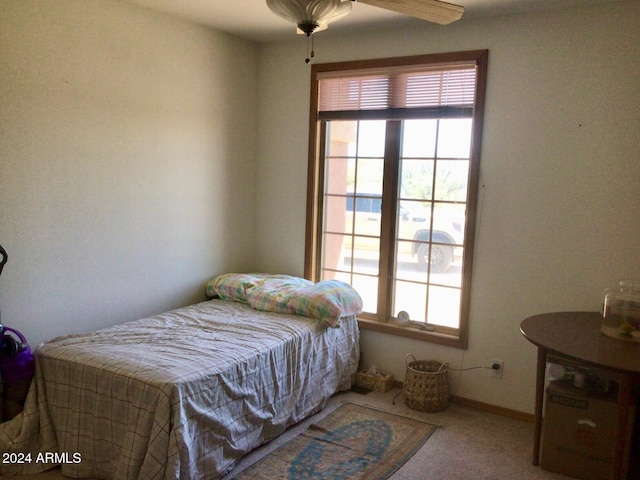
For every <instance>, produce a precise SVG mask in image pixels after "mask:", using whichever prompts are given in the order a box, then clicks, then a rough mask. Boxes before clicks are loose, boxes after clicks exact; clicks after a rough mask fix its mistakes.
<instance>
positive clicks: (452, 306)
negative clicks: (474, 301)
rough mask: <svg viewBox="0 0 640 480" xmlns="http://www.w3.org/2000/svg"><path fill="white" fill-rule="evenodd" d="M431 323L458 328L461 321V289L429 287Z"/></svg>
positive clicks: (428, 312) (428, 313)
mask: <svg viewBox="0 0 640 480" xmlns="http://www.w3.org/2000/svg"><path fill="white" fill-rule="evenodd" d="M427 315H428V316H429V323H432V324H434V325H442V326H444V327H452V328H458V326H459V325H458V324H459V321H460V290H459V289H457V288H446V287H438V286H433V285H432V286H430V287H429V308H428V310H427Z"/></svg>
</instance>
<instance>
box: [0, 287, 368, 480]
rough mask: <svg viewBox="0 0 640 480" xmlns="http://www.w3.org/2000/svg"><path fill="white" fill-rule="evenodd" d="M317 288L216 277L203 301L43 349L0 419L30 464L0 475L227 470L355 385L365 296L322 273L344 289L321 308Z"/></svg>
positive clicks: (4, 468)
mask: <svg viewBox="0 0 640 480" xmlns="http://www.w3.org/2000/svg"><path fill="white" fill-rule="evenodd" d="M221 278H226V279H227V280H229V279H233V281H231V280H229V281H228V282H227V284H226V285H223V283H224V282H221V281H220V279H221ZM256 279H257V280H256ZM216 281H218V283H217V286H218V287H219V288H217V289H216V288H215V287H216V283H215V282H216ZM269 282H271V284H269ZM272 284H275V288H273V285H272ZM247 285H248V286H249V287H247ZM320 285H324V282H319V283H318V284H311V282H308V281H306V280H302V279H295V278H293V277H286V276H268V278H267V279H266V280H265V278H264V277H263V276H256V275H244V276H243V275H241V276H237V275H236V276H221V277H216V279H215V280H212V282H209V284H208V285H207V293H208V294H209V295H210V296H213V297H216V298H212V299H211V300H208V301H205V302H202V303H198V304H195V305H191V306H188V307H185V308H181V309H178V310H174V311H170V312H166V313H163V314H160V315H156V316H153V317H149V318H146V319H141V320H137V321H132V322H128V323H124V324H121V325H117V326H113V327H109V328H106V329H103V330H98V331H95V332H91V333H84V334H73V335H67V336H63V337H58V338H56V339H54V340H52V341H50V342H46V343H45V344H43V345H41V346H39V347H38V348H37V349H36V352H35V359H36V374H35V377H34V381H33V382H32V385H31V389H30V391H29V394H28V396H27V400H26V404H25V408H24V410H23V412H22V414H21V415H18V416H17V417H16V418H14V419H13V420H11V421H9V422H5V423H4V424H1V425H0V450H6V451H7V452H13V453H15V454H16V455H17V454H20V455H22V456H23V457H24V456H26V455H28V456H29V462H22V463H21V464H18V462H17V461H12V462H8V463H7V462H2V463H1V464H0V473H5V474H12V473H35V472H38V471H43V470H46V469H48V468H52V467H54V466H55V465H56V464H60V465H61V468H62V473H63V474H64V475H66V476H69V477H73V478H113V479H134V478H144V479H161V478H183V479H194V478H212V479H215V478H220V477H222V476H224V474H225V473H227V472H228V471H229V470H231V469H232V468H233V466H234V465H235V464H236V463H237V462H238V461H239V460H240V459H241V458H242V457H243V456H244V455H245V454H246V453H248V452H249V451H250V450H252V449H254V448H255V447H257V446H259V445H260V444H263V443H265V442H267V441H269V440H271V439H273V438H274V437H276V436H277V435H279V434H280V433H282V432H283V431H284V430H285V429H286V428H287V427H288V426H290V425H292V424H294V423H296V422H298V421H300V420H302V419H304V418H305V417H307V416H309V415H311V414H313V413H315V412H317V411H319V410H320V409H322V408H323V406H324V405H325V404H326V402H327V401H328V399H329V398H330V397H331V396H332V395H333V394H334V393H336V392H337V391H340V390H345V389H348V388H350V386H351V381H352V377H353V375H354V374H355V372H356V370H357V365H358V360H359V331H358V325H357V321H356V318H355V313H357V310H358V309H359V308H360V309H361V300H360V303H359V307H358V299H359V297H358V296H357V293H355V295H354V291H351V290H349V289H348V288H347V290H344V291H343V290H341V288H342V286H340V285H338V286H337V287H336V284H335V283H334V284H330V285H329V286H328V290H327V289H325V292H326V291H329V290H333V291H334V293H335V292H338V296H341V295H342V294H343V293H344V292H347V294H348V295H347V297H348V300H347V301H346V302H345V301H343V300H344V298H345V297H343V298H342V299H341V300H340V302H342V303H340V302H338V303H339V305H338V306H337V310H336V306H335V305H333V306H332V307H330V308H329V309H328V310H327V307H326V304H324V303H323V302H321V301H320V302H318V301H316V300H317V298H316V299H315V300H314V297H313V294H312V295H311V296H310V295H308V294H307V293H308V292H307V291H309V290H310V289H317V288H318V287H319V286H320ZM256 287H258V290H260V289H262V292H261V294H260V295H251V294H248V293H247V292H249V291H250V290H251V289H253V288H256ZM254 293H255V292H254ZM312 293H313V292H312ZM316 293H317V291H316ZM323 293H324V292H323ZM320 296H322V295H320ZM310 298H311V300H309V299H310ZM296 299H297V301H296ZM323 315H324V316H323ZM7 458H8V459H12V460H17V459H18V457H17V456H13V457H8V456H7Z"/></svg>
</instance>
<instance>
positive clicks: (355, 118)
mask: <svg viewBox="0 0 640 480" xmlns="http://www.w3.org/2000/svg"><path fill="white" fill-rule="evenodd" d="M487 57H488V52H487V51H485V50H483V51H473V52H460V53H452V54H437V55H425V56H418V57H406V58H392V59H383V60H371V61H359V62H345V63H335V64H324V65H323V64H317V65H314V66H313V67H312V85H311V90H312V97H311V123H310V127H311V128H310V132H311V134H310V149H309V184H308V199H307V200H308V209H307V236H306V259H305V275H306V276H307V278H310V279H312V280H314V281H319V280H327V279H334V278H335V279H339V280H343V281H345V282H347V283H350V284H351V285H353V286H354V287H355V288H356V289H357V290H358V291H359V292H360V294H361V296H362V298H363V301H364V312H363V314H362V315H361V316H360V317H359V318H360V323H361V327H363V328H370V329H373V330H378V331H383V332H387V333H392V334H397V335H402V336H407V337H411V338H419V339H424V340H429V341H434V342H438V343H443V344H447V345H452V346H456V347H460V348H466V342H467V330H468V317H469V300H470V292H471V268H472V265H473V243H474V232H475V223H476V206H477V196H478V183H479V166H480V144H481V130H482V119H483V110H484V108H483V107H484V91H485V84H486V65H487Z"/></svg>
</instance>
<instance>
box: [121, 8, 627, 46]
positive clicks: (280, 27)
mask: <svg viewBox="0 0 640 480" xmlns="http://www.w3.org/2000/svg"><path fill="white" fill-rule="evenodd" d="M125 1H127V2H129V3H134V4H137V5H141V6H144V7H147V8H151V9H153V10H158V11H161V12H165V13H169V14H172V15H176V16H179V17H182V18H185V19H188V20H190V21H194V22H198V23H202V24H205V25H209V26H211V27H214V28H216V29H218V30H221V31H224V32H228V33H231V34H233V35H236V36H239V37H243V38H247V39H250V40H255V41H259V42H268V41H274V40H282V39H285V38H287V36H288V35H292V34H293V33H294V32H295V27H294V26H293V25H290V24H288V23H287V22H286V21H285V20H283V19H281V18H280V17H277V16H276V15H274V14H273V13H272V12H271V11H270V10H269V8H268V7H267V4H266V1H265V0H125ZM614 1H622V0H449V2H451V3H457V4H458V5H462V6H464V7H465V13H464V16H463V19H462V21H464V20H465V19H468V18H476V17H483V16H496V15H510V14H518V13H527V12H535V11H541V10H549V9H557V8H574V7H582V6H591V5H595V4H603V3H609V2H614ZM419 22H421V20H417V19H414V18H411V17H407V16H404V15H400V14H397V13H393V12H390V11H388V10H383V9H381V8H376V7H371V6H369V5H365V4H362V3H357V2H356V3H355V4H354V5H353V9H352V11H351V13H350V14H349V15H347V16H346V17H345V18H343V19H341V20H339V21H337V22H335V23H333V24H331V25H330V27H329V28H330V29H332V30H335V31H336V32H337V31H347V30H349V31H353V30H356V29H362V28H371V26H374V25H382V24H384V25H390V24H395V25H398V26H399V25H402V24H407V25H410V24H416V23H419ZM441 28H446V27H441Z"/></svg>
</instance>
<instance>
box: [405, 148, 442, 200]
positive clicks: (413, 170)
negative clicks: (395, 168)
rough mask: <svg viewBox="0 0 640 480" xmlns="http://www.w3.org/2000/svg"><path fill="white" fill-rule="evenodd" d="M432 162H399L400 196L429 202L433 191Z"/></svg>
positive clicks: (408, 160)
mask: <svg viewBox="0 0 640 480" xmlns="http://www.w3.org/2000/svg"><path fill="white" fill-rule="evenodd" d="M433 174H434V161H433V160H415V159H413V160H410V159H406V158H403V159H402V160H401V161H400V196H401V197H402V198H407V199H419V200H431V196H432V191H433Z"/></svg>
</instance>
